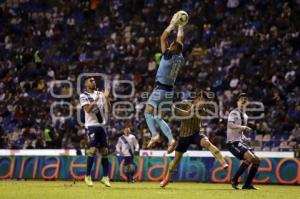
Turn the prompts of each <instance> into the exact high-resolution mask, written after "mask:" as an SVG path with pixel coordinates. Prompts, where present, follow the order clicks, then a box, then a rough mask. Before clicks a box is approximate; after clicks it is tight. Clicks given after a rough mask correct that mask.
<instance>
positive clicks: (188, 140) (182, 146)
mask: <svg viewBox="0 0 300 199" xmlns="http://www.w3.org/2000/svg"><path fill="white" fill-rule="evenodd" d="M204 137H206V136H205V135H204V134H200V133H195V134H194V135H191V136H188V137H179V139H178V143H177V146H176V149H175V151H177V152H181V153H185V152H186V151H187V149H188V148H189V146H190V144H196V145H197V146H198V147H199V148H202V147H201V145H200V141H201V139H202V138H204Z"/></svg>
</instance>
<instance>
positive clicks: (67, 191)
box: [0, 180, 300, 199]
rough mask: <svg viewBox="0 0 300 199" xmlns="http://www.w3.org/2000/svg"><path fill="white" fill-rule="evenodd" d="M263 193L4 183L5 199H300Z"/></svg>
mask: <svg viewBox="0 0 300 199" xmlns="http://www.w3.org/2000/svg"><path fill="white" fill-rule="evenodd" d="M257 187H259V188H260V190H248V191H246V190H233V189H232V188H231V186H230V185H229V184H208V183H193V182H189V183H182V182H175V183H170V184H169V185H168V187H167V188H165V189H161V188H160V187H159V184H158V183H154V182H137V183H135V184H128V183H126V182H112V187H111V188H106V187H104V186H103V185H102V184H101V183H100V182H95V184H94V187H87V186H86V185H85V184H84V183H83V182H76V183H75V184H73V182H71V181H15V180H4V181H0V198H1V199H19V198H20V199H21V198H22V199H48V198H49V199H50V198H51V199H52V198H54V199H69V198H70V199H81V198H82V199H94V198H97V199H102V198H103V199H115V198H124V199H148V198H149V199H167V198H172V199H189V198H199V199H210V198H221V199H227V198H228V199H229V198H230V199H239V198H243V199H252V198H253V199H258V198H263V199H289V198H290V199H296V198H300V187H299V186H283V185H257Z"/></svg>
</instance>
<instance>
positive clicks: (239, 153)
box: [227, 141, 253, 160]
mask: <svg viewBox="0 0 300 199" xmlns="http://www.w3.org/2000/svg"><path fill="white" fill-rule="evenodd" d="M227 148H228V150H229V151H230V152H231V153H232V154H233V155H234V156H235V157H237V158H238V159H239V160H244V154H245V153H246V152H247V151H251V152H253V149H252V148H251V147H249V146H248V145H246V144H245V143H243V142H240V141H236V142H229V143H227Z"/></svg>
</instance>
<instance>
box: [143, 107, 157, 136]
mask: <svg viewBox="0 0 300 199" xmlns="http://www.w3.org/2000/svg"><path fill="white" fill-rule="evenodd" d="M144 116H145V119H146V123H147V125H148V128H149V130H150V132H151V134H152V135H151V136H152V137H153V136H156V135H157V131H156V128H155V118H154V116H153V115H152V114H151V113H147V112H145V113H144Z"/></svg>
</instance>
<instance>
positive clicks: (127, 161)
mask: <svg viewBox="0 0 300 199" xmlns="http://www.w3.org/2000/svg"><path fill="white" fill-rule="evenodd" d="M133 158H134V157H133V156H126V157H124V165H125V166H126V165H130V164H134V163H133Z"/></svg>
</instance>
